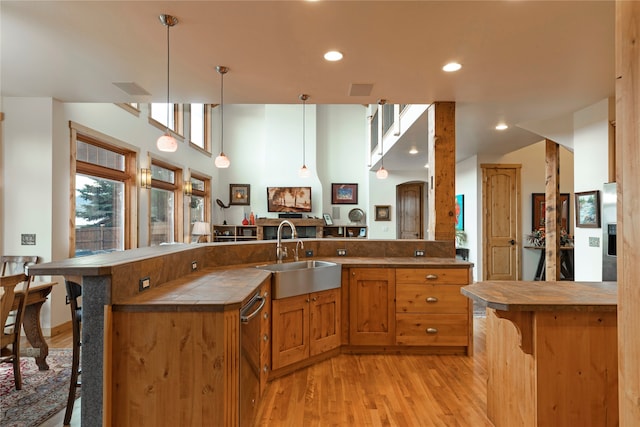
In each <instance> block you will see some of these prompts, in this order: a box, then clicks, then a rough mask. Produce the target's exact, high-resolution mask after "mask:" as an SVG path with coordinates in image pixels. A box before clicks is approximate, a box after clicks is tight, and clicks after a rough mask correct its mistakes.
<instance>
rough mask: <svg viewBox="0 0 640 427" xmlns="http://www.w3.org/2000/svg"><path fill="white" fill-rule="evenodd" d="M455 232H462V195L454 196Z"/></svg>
mask: <svg viewBox="0 0 640 427" xmlns="http://www.w3.org/2000/svg"><path fill="white" fill-rule="evenodd" d="M455 212H456V216H455V220H456V228H455V229H456V230H464V194H456V206H455Z"/></svg>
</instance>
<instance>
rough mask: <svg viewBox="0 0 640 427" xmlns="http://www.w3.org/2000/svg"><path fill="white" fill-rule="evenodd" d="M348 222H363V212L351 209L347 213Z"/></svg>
mask: <svg viewBox="0 0 640 427" xmlns="http://www.w3.org/2000/svg"><path fill="white" fill-rule="evenodd" d="M349 220H350V221H351V222H362V221H363V220H364V211H363V210H362V209H360V208H355V209H351V210H350V211H349Z"/></svg>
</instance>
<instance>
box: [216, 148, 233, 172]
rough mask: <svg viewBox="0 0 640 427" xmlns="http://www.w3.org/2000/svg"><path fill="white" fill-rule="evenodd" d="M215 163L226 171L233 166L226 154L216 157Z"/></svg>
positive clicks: (221, 153)
mask: <svg viewBox="0 0 640 427" xmlns="http://www.w3.org/2000/svg"><path fill="white" fill-rule="evenodd" d="M213 163H214V164H215V165H216V167H217V168H220V169H226V168H228V167H229V165H230V164H231V161H230V160H229V158H228V157H227V155H226V154H224V153H223V152H220V155H219V156H218V157H216V159H215V161H214V162H213Z"/></svg>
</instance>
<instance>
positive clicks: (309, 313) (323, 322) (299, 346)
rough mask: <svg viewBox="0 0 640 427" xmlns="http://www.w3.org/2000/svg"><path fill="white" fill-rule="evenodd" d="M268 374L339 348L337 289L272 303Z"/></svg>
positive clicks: (338, 301)
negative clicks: (269, 368) (269, 366)
mask: <svg viewBox="0 0 640 427" xmlns="http://www.w3.org/2000/svg"><path fill="white" fill-rule="evenodd" d="M272 307H273V321H272V328H273V333H272V335H273V340H272V350H271V353H272V357H271V364H272V366H271V367H272V370H273V371H276V370H278V369H281V368H284V367H287V366H290V365H292V364H294V363H297V362H302V361H305V360H307V359H308V358H309V357H313V356H316V355H319V354H322V353H325V352H328V351H330V350H333V349H335V348H338V347H339V346H340V289H339V288H338V289H329V290H326V291H321V292H313V293H311V294H304V295H299V296H295V297H289V298H283V299H278V300H273V306H272Z"/></svg>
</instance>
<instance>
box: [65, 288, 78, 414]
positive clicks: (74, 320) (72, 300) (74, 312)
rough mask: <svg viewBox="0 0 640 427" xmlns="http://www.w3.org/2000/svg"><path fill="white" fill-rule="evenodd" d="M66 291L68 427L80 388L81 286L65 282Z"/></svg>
mask: <svg viewBox="0 0 640 427" xmlns="http://www.w3.org/2000/svg"><path fill="white" fill-rule="evenodd" d="M64 283H65V287H66V289H67V304H69V305H70V306H71V326H72V331H73V360H72V362H71V381H70V383H69V397H68V399H67V409H66V410H65V411H64V425H69V423H70V422H71V415H72V414H73V404H74V403H75V401H76V388H78V387H80V384H81V382H80V380H79V376H80V373H81V370H80V344H81V339H80V328H81V324H82V307H80V306H79V305H78V298H80V297H81V296H82V286H80V285H79V284H77V283H75V282H72V281H70V280H65V281H64Z"/></svg>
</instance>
